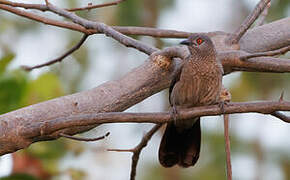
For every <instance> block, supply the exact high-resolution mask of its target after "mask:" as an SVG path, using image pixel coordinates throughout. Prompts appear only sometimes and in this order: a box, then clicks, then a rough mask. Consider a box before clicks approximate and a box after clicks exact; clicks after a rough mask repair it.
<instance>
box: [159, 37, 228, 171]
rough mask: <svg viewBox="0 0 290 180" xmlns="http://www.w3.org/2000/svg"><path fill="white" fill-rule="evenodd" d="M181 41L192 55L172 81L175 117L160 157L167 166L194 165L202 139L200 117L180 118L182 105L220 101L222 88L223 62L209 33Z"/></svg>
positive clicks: (171, 91)
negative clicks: (179, 111) (179, 110)
mask: <svg viewBox="0 0 290 180" xmlns="http://www.w3.org/2000/svg"><path fill="white" fill-rule="evenodd" d="M181 44H183V45H186V46H187V47H188V49H189V52H190V55H189V56H188V57H187V58H186V59H185V60H184V63H183V65H182V67H181V68H180V70H179V72H178V73H177V75H176V76H175V78H174V79H173V80H172V82H171V86H170V89H169V102H170V104H171V106H172V113H173V114H172V115H173V117H174V119H175V120H174V121H173V122H170V123H168V124H167V127H166V130H165V133H164V135H163V138H162V140H161V143H160V147H159V161H160V163H161V164H162V165H163V166H164V167H171V166H174V165H175V164H178V165H179V166H181V167H189V166H193V165H194V164H195V163H196V162H197V160H198V158H199V152H200V143H201V130H200V118H199V117H197V118H194V119H190V120H179V119H178V109H182V108H192V107H196V106H203V105H212V104H217V103H219V101H220V100H219V97H220V92H221V88H222V74H223V69H222V65H221V63H220V62H219V60H218V59H217V53H216V50H215V47H214V44H213V42H212V41H211V39H210V38H209V37H208V36H206V35H201V34H196V35H192V36H190V37H189V38H188V39H187V40H185V41H182V42H181Z"/></svg>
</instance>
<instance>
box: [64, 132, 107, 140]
mask: <svg viewBox="0 0 290 180" xmlns="http://www.w3.org/2000/svg"><path fill="white" fill-rule="evenodd" d="M109 135H110V132H107V133H106V134H105V135H104V136H100V137H97V138H83V137H75V136H70V135H67V134H64V133H59V136H60V137H65V138H68V139H73V140H76V141H86V142H88V141H98V140H101V139H105V138H106V137H107V136H109Z"/></svg>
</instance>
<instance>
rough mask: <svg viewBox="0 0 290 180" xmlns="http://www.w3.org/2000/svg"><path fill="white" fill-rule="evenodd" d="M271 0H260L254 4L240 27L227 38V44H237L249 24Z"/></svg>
mask: <svg viewBox="0 0 290 180" xmlns="http://www.w3.org/2000/svg"><path fill="white" fill-rule="evenodd" d="M270 1H271V0H260V2H259V3H258V4H257V5H256V7H255V9H254V10H253V11H252V12H251V13H250V14H249V15H248V17H247V18H246V19H245V20H244V21H243V23H242V24H241V25H240V27H239V28H238V29H237V30H236V31H235V32H234V33H233V34H232V35H231V36H229V38H228V40H227V41H228V43H229V44H237V43H238V42H239V40H240V39H241V37H242V36H243V35H244V34H245V32H246V31H247V30H248V29H249V28H250V27H251V25H252V24H253V23H254V22H255V21H256V19H257V18H258V17H259V16H260V14H261V13H262V12H263V11H264V9H265V7H266V6H267V4H268V3H269V2H270Z"/></svg>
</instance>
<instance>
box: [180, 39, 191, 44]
mask: <svg viewBox="0 0 290 180" xmlns="http://www.w3.org/2000/svg"><path fill="white" fill-rule="evenodd" d="M179 44H183V45H187V46H189V45H190V42H189V40H188V39H186V40H184V41H181V42H180V43H179Z"/></svg>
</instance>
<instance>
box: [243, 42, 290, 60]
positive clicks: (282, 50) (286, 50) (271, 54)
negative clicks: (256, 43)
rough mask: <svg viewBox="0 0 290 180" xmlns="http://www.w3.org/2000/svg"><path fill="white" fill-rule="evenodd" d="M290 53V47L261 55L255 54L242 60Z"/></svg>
mask: <svg viewBox="0 0 290 180" xmlns="http://www.w3.org/2000/svg"><path fill="white" fill-rule="evenodd" d="M288 51H290V45H289V46H286V47H283V48H281V49H277V50H274V51H267V52H260V53H253V54H249V55H245V56H242V57H240V59H241V60H247V59H250V58H254V57H261V56H275V55H281V54H285V53H286V52H288Z"/></svg>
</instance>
